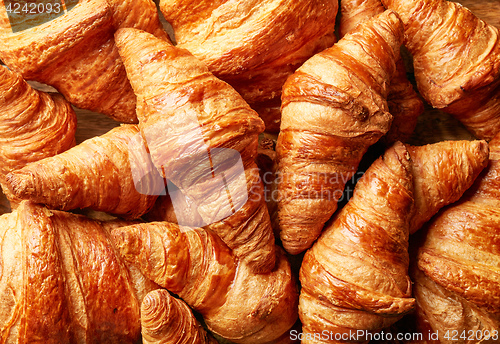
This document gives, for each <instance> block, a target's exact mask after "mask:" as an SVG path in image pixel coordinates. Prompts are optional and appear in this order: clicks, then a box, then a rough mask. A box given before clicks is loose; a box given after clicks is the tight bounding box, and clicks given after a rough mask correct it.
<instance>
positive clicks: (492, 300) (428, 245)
mask: <svg viewBox="0 0 500 344" xmlns="http://www.w3.org/2000/svg"><path fill="white" fill-rule="evenodd" d="M499 171H500V135H497V136H496V137H495V138H494V139H493V140H492V141H491V142H490V163H489V166H488V168H486V169H485V170H484V171H483V173H482V174H481V175H480V177H479V178H478V179H477V180H476V182H475V183H474V185H473V187H471V188H470V190H469V191H468V192H467V193H466V194H465V195H464V196H463V197H462V198H461V199H460V201H459V202H457V203H455V204H453V205H451V206H449V207H447V208H445V209H443V210H442V211H441V212H440V213H439V215H438V216H436V217H435V218H434V219H433V220H432V221H431V222H430V223H429V225H428V228H427V232H426V233H425V234H426V236H425V239H424V242H423V244H422V245H421V247H420V248H419V251H418V260H417V265H418V268H416V269H415V270H414V275H413V276H412V277H413V279H414V281H415V298H416V300H417V316H418V324H419V325H420V329H419V330H420V331H421V332H422V333H426V334H429V333H430V334H433V338H428V339H435V340H437V339H439V340H437V341H436V342H437V343H478V342H480V341H481V340H483V341H484V342H491V343H498V342H499V341H500V333H499V331H500V249H499V245H498V243H499V241H498V240H499V239H498V238H499V233H500V232H499V229H500V188H499V185H500V173H499ZM424 330H425V331H424ZM488 333H489V337H490V341H486V340H485V339H486V337H487V335H488ZM495 337H496V338H495Z"/></svg>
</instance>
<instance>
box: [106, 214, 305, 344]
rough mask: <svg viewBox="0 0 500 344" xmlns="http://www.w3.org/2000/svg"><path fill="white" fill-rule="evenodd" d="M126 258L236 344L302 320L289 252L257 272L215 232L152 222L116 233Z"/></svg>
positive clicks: (264, 338)
mask: <svg viewBox="0 0 500 344" xmlns="http://www.w3.org/2000/svg"><path fill="white" fill-rule="evenodd" d="M112 237H113V241H114V243H115V245H116V246H117V247H118V249H119V251H120V252H121V254H122V255H123V257H124V258H125V260H126V261H128V262H130V263H132V264H134V265H136V266H137V267H139V269H140V270H141V272H142V273H143V274H144V275H145V276H146V277H148V278H150V279H151V280H152V281H154V282H156V283H158V284H159V285H160V286H162V287H164V288H166V289H167V290H169V291H171V292H172V293H175V294H177V295H178V296H179V297H181V298H182V299H183V300H184V301H185V302H186V303H187V304H188V305H190V306H191V307H192V308H193V309H194V310H196V311H198V312H199V313H200V314H201V315H202V316H203V318H204V320H205V323H206V324H207V326H208V328H209V330H211V331H212V332H214V333H216V334H217V335H219V336H221V337H223V338H226V339H228V340H231V341H233V342H235V343H249V344H258V343H267V342H270V341H272V340H274V339H277V338H279V337H280V336H281V335H282V334H284V333H285V332H286V331H287V330H289V329H290V328H291V327H292V326H293V325H294V323H295V321H296V319H297V300H298V295H297V288H296V283H295V278H294V277H293V275H292V272H291V269H290V264H289V262H288V260H287V259H286V256H285V254H284V253H283V252H282V251H281V250H278V251H277V256H276V260H277V263H276V267H275V268H274V269H273V270H272V271H271V272H268V273H265V274H256V273H253V272H252V271H251V270H250V269H249V267H248V266H247V265H246V264H245V263H244V262H243V261H241V260H238V259H237V258H236V257H235V256H234V255H233V253H232V251H231V250H230V249H229V248H228V247H227V246H226V245H225V244H224V243H223V242H222V241H221V239H220V238H219V237H218V236H217V235H216V234H215V233H213V232H212V231H210V230H204V229H194V228H189V227H182V226H178V225H176V224H171V223H168V222H151V223H143V224H136V225H131V226H126V227H120V228H117V229H115V230H113V232H112Z"/></svg>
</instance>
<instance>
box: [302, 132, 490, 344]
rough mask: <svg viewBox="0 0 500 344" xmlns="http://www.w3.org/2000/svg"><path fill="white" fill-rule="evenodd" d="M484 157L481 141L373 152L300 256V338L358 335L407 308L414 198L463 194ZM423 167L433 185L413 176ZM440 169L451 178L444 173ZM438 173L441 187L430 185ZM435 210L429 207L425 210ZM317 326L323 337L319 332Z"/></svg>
mask: <svg viewBox="0 0 500 344" xmlns="http://www.w3.org/2000/svg"><path fill="white" fill-rule="evenodd" d="M423 153H425V154H423ZM487 161H488V145H487V144H486V142H485V141H475V142H471V141H453V142H451V141H450V142H444V143H438V144H433V145H428V146H424V147H408V146H405V145H403V144H402V143H400V142H397V143H396V144H395V145H393V146H392V147H391V148H389V149H388V150H387V151H386V152H385V154H384V155H383V156H382V157H380V158H379V159H377V160H376V161H375V162H374V163H373V164H372V165H371V166H370V168H369V169H368V170H367V171H366V173H365V174H364V175H363V177H362V178H361V179H360V180H359V181H358V183H357V184H356V188H355V190H354V195H353V197H352V198H351V199H350V201H349V202H348V203H347V204H346V205H345V206H344V208H342V210H341V211H340V212H339V214H338V215H337V216H335V218H334V221H333V222H332V224H331V225H329V226H328V227H327V229H326V230H325V231H324V232H323V233H322V235H321V236H320V237H319V239H318V240H317V241H316V243H315V244H314V245H313V246H312V248H311V249H309V250H308V251H307V252H306V254H305V256H304V260H303V262H302V266H301V268H300V282H301V286H302V289H301V293H300V301H299V316H300V319H301V321H302V326H303V332H304V336H306V338H310V339H307V340H305V341H302V343H303V344H305V343H343V342H348V341H351V342H357V343H364V342H366V341H367V340H368V339H369V338H370V334H372V335H373V333H377V332H379V331H380V330H382V329H384V328H386V327H388V326H390V325H392V324H394V323H395V322H396V321H397V320H398V319H400V318H401V317H402V316H403V315H404V314H406V313H408V312H410V311H412V310H413V308H414V304H415V300H414V299H413V298H411V295H412V294H411V292H412V291H411V281H410V278H409V276H408V266H409V254H408V239H409V235H410V224H411V223H412V219H414V218H415V217H421V216H422V212H421V209H420V207H421V202H417V198H419V197H424V198H425V199H426V200H427V202H428V203H431V204H439V205H440V206H443V205H444V204H442V203H440V202H435V201H436V199H446V200H450V199H453V198H455V197H454V196H456V195H459V196H460V195H461V194H463V192H464V191H465V190H466V189H467V188H468V187H470V185H471V184H472V182H473V180H474V178H475V177H477V175H478V174H479V173H480V172H481V170H482V169H483V168H484V167H485V166H486V164H487ZM415 167H418V168H415ZM422 170H425V171H428V173H426V174H425V175H424V176H423V177H425V178H431V180H433V182H434V185H433V186H432V188H426V187H424V185H427V184H426V183H422V182H420V183H417V173H418V172H419V171H422ZM445 173H446V174H445ZM434 174H435V175H434ZM443 174H445V177H444V178H447V179H450V180H452V181H443V180H442V178H443ZM438 177H439V178H441V182H443V183H444V186H446V190H445V187H440V186H439V185H436V184H439V179H437V178H438ZM418 178H422V177H418ZM436 179H437V180H436ZM419 188H423V190H419ZM451 195H453V197H452V196H451ZM437 211H438V209H435V208H433V209H428V210H427V212H426V213H425V216H428V215H430V214H429V212H431V213H436V212H437ZM416 222H419V221H416ZM322 333H328V334H329V336H328V338H327V339H326V340H325V341H319V340H317V337H315V336H317V334H320V335H321V334H322Z"/></svg>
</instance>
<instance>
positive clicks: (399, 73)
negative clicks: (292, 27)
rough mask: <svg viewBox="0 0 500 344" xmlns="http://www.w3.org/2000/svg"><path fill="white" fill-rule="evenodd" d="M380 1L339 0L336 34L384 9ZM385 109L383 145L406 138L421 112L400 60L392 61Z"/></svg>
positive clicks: (346, 30) (418, 100) (352, 28)
mask: <svg viewBox="0 0 500 344" xmlns="http://www.w3.org/2000/svg"><path fill="white" fill-rule="evenodd" d="M384 10H385V8H384V6H383V5H382V3H381V2H380V0H342V1H340V25H339V31H340V35H341V36H340V37H343V36H344V35H345V34H346V33H348V32H350V31H352V30H354V29H355V28H356V26H357V25H359V23H362V22H363V21H365V20H368V19H371V18H373V17H374V16H376V15H378V14H380V13H382V12H384ZM387 104H388V106H389V112H390V113H391V115H392V116H393V117H394V119H393V121H392V125H391V128H390V129H389V132H388V133H387V134H386V135H385V136H384V138H383V140H384V142H385V143H386V144H387V145H391V144H392V143H394V142H396V141H402V142H405V141H406V140H408V139H409V138H410V136H411V134H412V133H413V131H414V130H415V127H416V126H417V118H418V117H419V116H420V115H421V114H422V113H423V112H424V103H423V102H422V100H421V99H420V96H419V95H418V94H417V92H415V90H414V88H413V85H412V84H411V83H410V81H409V80H408V78H407V76H406V69H405V66H404V63H403V59H402V58H401V57H400V58H399V60H398V61H397V62H396V73H395V74H394V76H393V77H392V79H391V84H390V87H389V94H388V95H387Z"/></svg>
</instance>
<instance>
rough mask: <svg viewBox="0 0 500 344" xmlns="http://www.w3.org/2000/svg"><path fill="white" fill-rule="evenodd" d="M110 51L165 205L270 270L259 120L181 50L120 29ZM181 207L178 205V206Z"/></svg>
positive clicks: (272, 254) (255, 265) (271, 243)
mask: <svg viewBox="0 0 500 344" xmlns="http://www.w3.org/2000/svg"><path fill="white" fill-rule="evenodd" d="M116 44H117V45H118V49H119V52H120V55H121V56H122V59H123V62H124V64H125V68H126V70H127V74H128V77H129V79H130V82H131V84H132V87H133V88H134V91H135V93H136V95H137V116H138V118H139V128H140V129H141V132H142V134H143V136H144V138H145V140H146V142H147V146H148V147H149V150H150V152H151V157H152V161H153V163H154V165H155V166H156V167H157V168H158V170H159V171H160V172H161V173H162V175H163V176H164V177H165V178H166V179H168V180H169V181H171V182H172V185H174V186H175V187H176V188H177V189H176V190H174V191H175V192H170V191H172V190H171V189H170V188H169V194H170V196H171V197H173V196H174V195H177V198H179V199H180V201H178V202H175V203H174V204H177V205H178V207H179V208H180V210H179V212H177V211H176V215H177V219H178V220H180V218H179V215H181V214H183V213H185V211H184V209H185V204H192V207H191V208H192V209H195V210H196V212H197V213H198V214H199V215H200V218H201V219H202V222H201V223H193V218H191V217H187V218H184V219H183V221H182V222H180V223H181V224H183V225H189V226H196V227H201V226H210V228H212V229H213V230H214V231H216V233H217V234H218V235H219V236H220V237H221V238H222V239H223V240H224V242H226V244H228V246H230V247H231V249H233V250H235V253H236V255H237V256H238V257H241V258H243V259H245V260H246V261H247V262H248V264H250V265H251V267H252V269H254V271H262V272H265V271H270V270H271V269H272V268H273V267H274V258H275V242H274V235H273V231H272V227H271V222H270V219H269V214H268V210H267V207H266V203H265V201H264V197H263V185H262V182H261V180H260V178H259V171H258V168H257V165H256V164H255V156H256V155H257V143H258V135H259V133H260V132H262V131H263V129H264V126H263V123H262V120H261V119H260V118H259V117H258V115H257V114H256V112H255V111H253V110H252V109H251V108H250V107H249V106H248V104H247V103H246V102H245V101H244V100H243V98H241V96H240V95H239V94H238V93H237V92H236V91H235V90H234V89H233V88H232V87H230V86H229V85H228V84H227V83H225V82H223V81H221V80H219V79H218V78H216V77H215V76H214V75H213V74H211V73H210V72H209V71H208V69H207V68H206V66H205V65H204V64H203V63H201V62H200V61H198V60H197V59H196V58H195V57H194V56H193V55H192V54H191V53H189V52H188V51H187V50H184V49H179V48H177V47H174V46H173V45H172V44H170V43H169V42H166V41H163V40H160V39H158V38H156V37H154V36H153V35H151V34H149V33H146V32H143V31H139V30H135V29H122V30H119V31H118V32H117V34H116ZM179 204H180V205H179Z"/></svg>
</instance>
